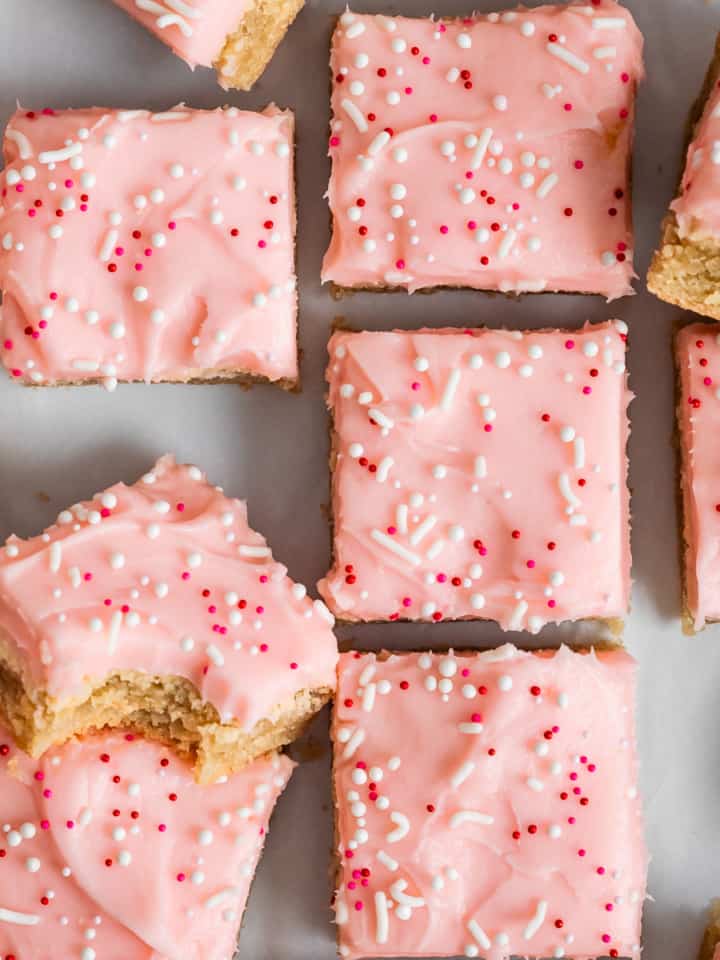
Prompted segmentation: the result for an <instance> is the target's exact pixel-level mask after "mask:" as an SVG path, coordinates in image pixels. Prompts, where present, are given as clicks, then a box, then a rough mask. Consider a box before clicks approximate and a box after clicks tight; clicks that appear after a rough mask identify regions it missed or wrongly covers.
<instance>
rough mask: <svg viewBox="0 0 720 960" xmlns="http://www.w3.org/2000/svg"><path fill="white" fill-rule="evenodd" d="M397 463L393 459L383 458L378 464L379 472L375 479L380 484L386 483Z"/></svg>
mask: <svg viewBox="0 0 720 960" xmlns="http://www.w3.org/2000/svg"><path fill="white" fill-rule="evenodd" d="M394 463H395V461H394V460H393V458H392V457H383V459H382V460H381V461H380V463H379V464H378V468H377V472H376V474H375V477H376V479H377V482H378V483H385V481H386V480H387V478H388V474H389V473H390V469H391V467H392V465H393V464H394Z"/></svg>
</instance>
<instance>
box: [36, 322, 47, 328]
mask: <svg viewBox="0 0 720 960" xmlns="http://www.w3.org/2000/svg"><path fill="white" fill-rule="evenodd" d="M38 326H39V327H40V329H41V330H45V328H46V327H47V320H41V321H40V322H39V323H38Z"/></svg>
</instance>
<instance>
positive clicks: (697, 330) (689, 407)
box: [676, 323, 720, 630]
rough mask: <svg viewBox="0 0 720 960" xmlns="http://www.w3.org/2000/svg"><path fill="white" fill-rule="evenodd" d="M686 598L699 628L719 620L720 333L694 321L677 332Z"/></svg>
mask: <svg viewBox="0 0 720 960" xmlns="http://www.w3.org/2000/svg"><path fill="white" fill-rule="evenodd" d="M676 360H677V367H678V373H679V377H680V396H679V398H678V426H679V433H680V449H681V455H682V490H683V514H684V530H683V533H684V540H685V599H686V603H687V607H688V612H689V614H690V617H691V618H692V621H693V624H694V626H695V629H697V630H699V629H701V628H702V627H703V626H704V625H705V622H706V621H708V620H720V559H719V558H720V497H719V496H718V491H717V476H718V473H720V451H719V450H718V446H717V433H716V431H717V430H718V427H720V334H718V332H717V329H716V324H708V323H694V324H691V325H690V326H688V327H683V329H682V330H680V332H679V333H678V335H677V341H676Z"/></svg>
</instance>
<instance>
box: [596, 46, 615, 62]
mask: <svg viewBox="0 0 720 960" xmlns="http://www.w3.org/2000/svg"><path fill="white" fill-rule="evenodd" d="M593 56H594V57H595V59H596V60H614V59H615V57H616V56H617V47H595V49H594V50H593Z"/></svg>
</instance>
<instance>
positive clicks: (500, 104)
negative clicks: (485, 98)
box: [492, 94, 508, 113]
mask: <svg viewBox="0 0 720 960" xmlns="http://www.w3.org/2000/svg"><path fill="white" fill-rule="evenodd" d="M492 103H493V106H494V107H495V109H496V110H499V111H500V112H501V113H502V112H504V111H505V110H507V108H508V99H507V97H504V96H503V95H502V94H498V95H497V96H495V97H493V102H492Z"/></svg>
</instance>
